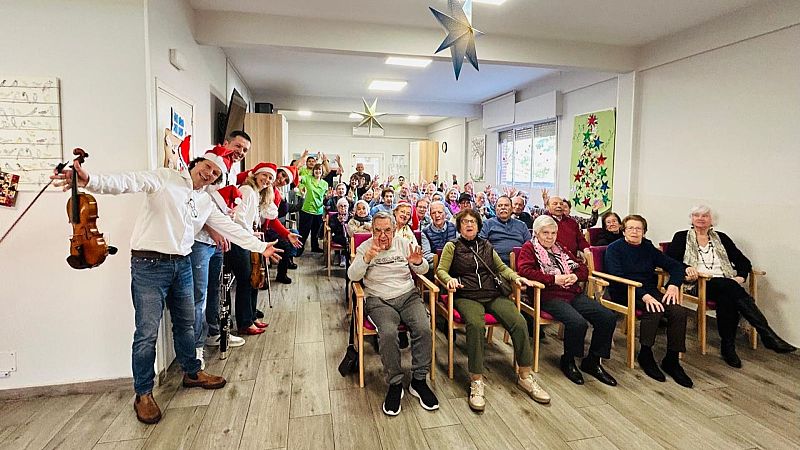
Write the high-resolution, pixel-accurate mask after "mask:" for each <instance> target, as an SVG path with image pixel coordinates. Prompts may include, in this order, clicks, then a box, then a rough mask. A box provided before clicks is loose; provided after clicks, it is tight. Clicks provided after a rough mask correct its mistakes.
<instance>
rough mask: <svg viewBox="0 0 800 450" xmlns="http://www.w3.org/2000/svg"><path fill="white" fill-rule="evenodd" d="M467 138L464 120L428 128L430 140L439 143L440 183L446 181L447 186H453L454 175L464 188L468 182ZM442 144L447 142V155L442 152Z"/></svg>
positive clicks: (455, 118) (455, 119) (442, 122)
mask: <svg viewBox="0 0 800 450" xmlns="http://www.w3.org/2000/svg"><path fill="white" fill-rule="evenodd" d="M466 138H467V122H466V120H465V119H463V118H459V117H454V118H450V119H445V120H442V121H441V122H437V123H435V124H433V125H431V126H429V127H428V139H430V140H432V141H438V142H439V181H440V182H442V181H444V182H445V183H446V184H447V186H450V185H451V184H452V182H453V175H454V174H455V175H456V176H457V177H458V183H459V185H461V186H463V185H464V182H465V181H466V177H467V169H466V167H467V166H466V164H467V141H466ZM442 142H447V153H443V152H442V150H441V148H442ZM428 181H430V180H428Z"/></svg>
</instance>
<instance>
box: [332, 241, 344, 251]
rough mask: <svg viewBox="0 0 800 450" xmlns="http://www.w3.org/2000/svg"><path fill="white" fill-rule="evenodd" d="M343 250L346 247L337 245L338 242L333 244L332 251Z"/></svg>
mask: <svg viewBox="0 0 800 450" xmlns="http://www.w3.org/2000/svg"><path fill="white" fill-rule="evenodd" d="M343 248H344V247H342V246H341V245H340V244H337V243H336V242H331V250H341V249H343Z"/></svg>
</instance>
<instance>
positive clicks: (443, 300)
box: [440, 295, 500, 325]
mask: <svg viewBox="0 0 800 450" xmlns="http://www.w3.org/2000/svg"><path fill="white" fill-rule="evenodd" d="M440 297H441V300H440V302H441V303H442V305H444V306H445V307H447V295H442V296H440ZM483 320H484V321H486V325H498V324H500V322H498V321H497V319H495V318H494V316H493V315H491V314H489V313H486V314H484V316H483ZM453 321H454V322H455V323H464V319H462V318H461V314H460V313H459V312H458V310H457V309H455V308H453Z"/></svg>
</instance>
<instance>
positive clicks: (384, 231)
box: [372, 228, 394, 236]
mask: <svg viewBox="0 0 800 450" xmlns="http://www.w3.org/2000/svg"><path fill="white" fill-rule="evenodd" d="M392 231H394V230H393V229H392V228H387V229H385V230H379V229H377V228H373V229H372V234H374V235H376V236H379V235H381V234H383V235H385V236H388V235H390V234H392Z"/></svg>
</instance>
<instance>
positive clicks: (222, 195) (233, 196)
mask: <svg viewBox="0 0 800 450" xmlns="http://www.w3.org/2000/svg"><path fill="white" fill-rule="evenodd" d="M211 198H212V199H214V203H216V204H217V206H219V209H221V210H222V211H224V212H228V210H229V209H233V208H235V207H236V205H238V204H239V203H242V193H241V191H239V189H238V188H237V187H236V186H225V187H223V188H219V189H217V190H216V191H214V192H212V193H211Z"/></svg>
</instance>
